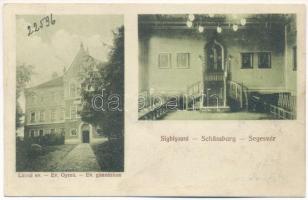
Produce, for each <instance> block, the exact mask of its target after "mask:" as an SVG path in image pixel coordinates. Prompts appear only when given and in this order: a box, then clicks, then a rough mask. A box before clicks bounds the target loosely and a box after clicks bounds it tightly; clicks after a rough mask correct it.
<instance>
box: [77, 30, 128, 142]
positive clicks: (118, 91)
mask: <svg viewBox="0 0 308 200" xmlns="http://www.w3.org/2000/svg"><path fill="white" fill-rule="evenodd" d="M82 79H83V81H82V88H81V96H82V102H83V106H82V110H81V112H80V115H81V118H82V120H83V121H86V122H88V123H91V124H94V125H99V126H100V127H102V129H103V133H104V134H105V135H106V136H107V137H108V138H109V139H110V138H117V139H122V137H123V131H124V27H123V26H122V27H120V28H119V29H118V30H117V32H114V40H113V46H112V48H111V50H110V53H109V56H108V62H107V63H105V64H100V65H99V66H97V71H96V70H95V67H93V66H90V67H88V69H86V72H85V73H84V75H83V76H82ZM102 91H103V101H101V102H100V103H101V107H102V108H103V109H104V110H97V109H95V108H94V107H93V104H92V103H93V102H92V100H93V98H94V97H95V96H97V95H102ZM112 96H113V97H115V96H117V98H115V99H118V100H119V101H118V104H119V107H118V109H116V110H112V109H110V106H111V104H112V102H111V101H112V98H110V97H112ZM115 99H113V100H115ZM113 103H115V102H113Z"/></svg>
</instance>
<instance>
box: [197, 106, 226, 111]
mask: <svg viewBox="0 0 308 200" xmlns="http://www.w3.org/2000/svg"><path fill="white" fill-rule="evenodd" d="M200 111H201V112H228V111H230V107H229V106H226V107H201V108H200Z"/></svg>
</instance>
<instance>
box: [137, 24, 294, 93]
mask: <svg viewBox="0 0 308 200" xmlns="http://www.w3.org/2000/svg"><path fill="white" fill-rule="evenodd" d="M158 32H159V33H158ZM163 32H164V31H162V30H159V31H157V32H156V33H151V35H150V36H149V37H148V39H147V40H142V38H141V40H139V48H140V49H139V55H140V58H139V62H140V69H139V81H140V86H139V90H141V89H142V90H146V89H147V90H154V91H158V92H159V91H166V92H168V91H169V92H174V91H182V92H184V91H186V88H187V86H189V85H191V84H193V83H196V82H197V81H201V80H203V77H202V71H203V61H202V59H204V47H205V45H206V43H207V42H209V41H212V40H214V39H215V40H217V41H218V42H219V43H221V44H222V45H223V46H224V50H225V60H227V58H229V57H230V58H231V61H230V63H231V66H230V67H231V73H232V80H233V81H235V82H238V83H243V84H244V85H245V86H247V87H248V88H249V89H256V90H263V91H267V90H284V89H285V83H286V77H285V58H284V44H285V42H284V40H285V38H284V26H283V25H281V24H278V25H277V24H272V25H271V26H270V27H267V28H266V29H264V27H263V26H260V27H254V28H250V27H249V28H246V29H239V30H238V31H237V32H234V31H233V30H223V32H222V33H221V34H217V33H216V31H215V30H212V31H211V30H209V31H205V32H204V34H200V33H197V34H199V37H196V36H195V35H193V34H178V33H179V32H180V31H179V30H174V32H171V31H170V30H168V31H167V32H168V34H164V33H163ZM179 35H180V36H179ZM145 41H147V42H145ZM262 51H266V52H270V53H271V68H269V69H261V68H258V56H257V53H258V52H262ZM180 52H181V53H190V68H189V69H177V67H176V53H180ZM242 52H254V53H255V54H254V66H253V69H241V53H242ZM159 53H171V60H172V61H171V63H172V66H171V68H170V69H160V68H159V67H158V55H159ZM205 63H206V61H205ZM290 79H291V77H290Z"/></svg>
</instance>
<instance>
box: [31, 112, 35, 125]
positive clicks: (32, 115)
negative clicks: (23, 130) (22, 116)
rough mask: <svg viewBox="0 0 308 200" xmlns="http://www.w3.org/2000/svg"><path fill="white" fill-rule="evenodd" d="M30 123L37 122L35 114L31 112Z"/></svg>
mask: <svg viewBox="0 0 308 200" xmlns="http://www.w3.org/2000/svg"><path fill="white" fill-rule="evenodd" d="M30 121H31V122H32V123H34V122H35V112H31V116H30Z"/></svg>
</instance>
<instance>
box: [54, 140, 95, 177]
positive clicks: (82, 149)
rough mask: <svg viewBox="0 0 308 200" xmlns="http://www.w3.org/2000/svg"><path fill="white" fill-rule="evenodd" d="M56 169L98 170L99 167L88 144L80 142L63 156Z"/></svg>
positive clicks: (75, 170)
mask: <svg viewBox="0 0 308 200" xmlns="http://www.w3.org/2000/svg"><path fill="white" fill-rule="evenodd" d="M56 171H63V172H65V171H74V172H85V171H88V172H89V171H91V172H98V171H101V169H100V166H99V164H98V163H97V161H96V157H95V154H94V152H93V150H92V148H91V146H90V144H88V143H82V144H79V145H77V146H76V147H75V148H74V149H73V150H72V151H71V152H69V153H68V154H67V155H66V156H65V157H64V159H63V160H62V162H61V163H59V165H58V167H57V170H56Z"/></svg>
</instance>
